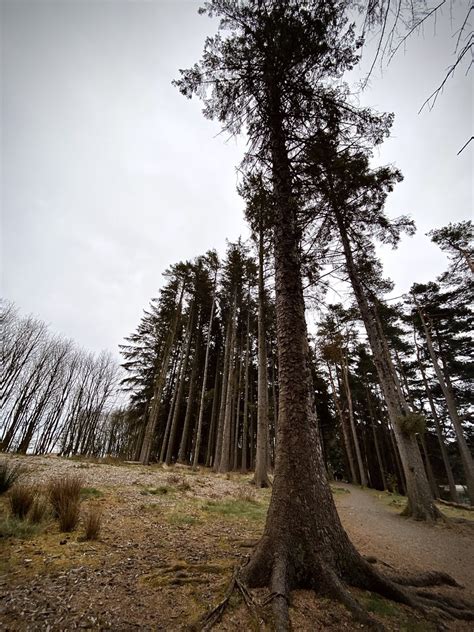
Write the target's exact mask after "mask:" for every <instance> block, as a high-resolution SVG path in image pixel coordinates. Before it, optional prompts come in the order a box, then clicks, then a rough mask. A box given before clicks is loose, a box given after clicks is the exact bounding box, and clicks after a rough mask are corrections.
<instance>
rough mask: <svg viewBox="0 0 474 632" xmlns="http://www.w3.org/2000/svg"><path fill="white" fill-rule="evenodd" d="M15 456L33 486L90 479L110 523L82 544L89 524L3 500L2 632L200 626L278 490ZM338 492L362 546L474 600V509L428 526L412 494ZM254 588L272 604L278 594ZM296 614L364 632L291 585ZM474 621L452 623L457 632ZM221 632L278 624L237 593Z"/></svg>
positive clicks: (370, 599)
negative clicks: (22, 522) (31, 522)
mask: <svg viewBox="0 0 474 632" xmlns="http://www.w3.org/2000/svg"><path fill="white" fill-rule="evenodd" d="M8 458H11V459H12V460H14V461H20V462H21V463H22V464H23V466H24V468H25V474H24V481H25V482H26V481H29V482H31V483H33V484H35V485H42V484H45V483H47V482H48V480H49V479H51V478H53V477H57V476H62V475H64V474H66V473H75V474H78V475H79V476H80V477H81V478H82V481H83V485H84V487H85V489H84V490H83V501H82V506H83V509H88V508H89V509H90V508H91V507H93V506H97V507H100V509H101V511H102V530H101V533H100V536H99V539H98V540H97V541H83V540H82V537H81V536H82V527H81V524H80V525H79V527H78V529H77V530H76V531H74V532H73V533H70V534H61V533H59V531H58V527H57V524H56V523H55V522H53V521H52V520H49V521H46V522H45V523H44V524H43V525H42V526H40V527H37V528H35V527H30V528H29V527H26V526H23V527H21V526H19V525H18V524H15V523H13V522H12V520H11V519H10V518H8V517H7V513H8V512H7V500H6V498H5V497H4V496H3V497H0V630H11V631H26V630H28V631H30V630H45V631H48V632H53V631H59V630H75V629H92V630H106V629H110V630H117V631H122V630H123V631H126V630H154V631H155V630H166V631H174V630H177V631H178V630H199V629H200V625H199V620H200V617H202V615H203V614H204V613H205V612H206V611H207V610H209V609H210V608H211V607H212V606H214V605H216V604H217V603H218V602H219V600H220V599H222V597H223V595H224V593H225V590H226V587H227V585H228V583H229V581H230V579H231V577H232V572H233V569H234V568H235V567H236V566H238V565H241V564H243V563H244V562H245V560H246V559H247V556H248V555H249V552H250V550H251V547H252V546H253V545H254V543H255V542H256V541H257V540H258V538H259V536H260V535H261V533H262V530H263V526H264V522H265V514H266V509H267V506H268V502H269V498H270V493H271V492H270V490H255V489H254V488H253V487H252V486H251V485H250V484H249V483H250V479H251V476H250V475H247V476H245V475H240V474H234V473H232V474H230V475H216V474H213V473H211V472H210V471H209V470H206V469H203V468H201V469H200V470H199V471H197V472H193V471H192V470H191V469H190V468H187V467H181V466H172V467H170V468H167V467H163V466H150V467H143V466H141V465H134V464H124V463H120V462H116V463H115V462H103V461H102V462H92V461H79V460H75V459H63V458H59V457H56V456H49V457H22V458H19V457H8ZM333 493H334V498H335V500H336V504H337V508H338V511H339V515H340V516H341V520H342V522H343V525H344V527H345V528H346V530H347V531H348V533H349V536H350V537H351V539H352V541H353V542H354V543H355V545H356V546H357V548H358V549H359V551H360V552H361V553H363V554H364V555H370V556H375V557H377V558H378V559H379V560H381V561H382V562H384V563H386V564H389V565H390V566H392V567H394V568H395V569H396V570H397V571H401V572H416V571H423V570H438V571H445V572H448V573H450V574H451V575H453V576H454V578H455V579H456V580H457V581H458V582H459V583H460V584H462V585H463V586H464V587H465V588H464V589H463V590H462V591H461V592H462V595H463V597H465V598H466V599H471V600H472V599H474V546H473V535H474V521H473V520H472V519H473V518H474V516H473V512H463V511H462V510H456V509H451V508H447V507H442V511H443V512H444V513H445V514H449V515H450V517H453V518H464V521H463V522H461V523H459V522H454V523H451V524H449V525H448V524H441V525H436V526H430V525H425V524H421V523H417V522H413V521H411V520H408V519H406V518H402V517H401V516H400V515H399V512H400V509H401V506H402V504H403V499H402V498H401V497H400V496H394V495H390V494H387V493H382V492H374V491H372V490H363V489H360V488H357V487H354V486H350V485H345V484H342V483H336V484H334V485H333ZM380 568H381V569H382V570H383V568H384V566H383V565H382V566H380ZM444 590H446V591H453V590H457V591H458V592H459V590H460V589H448V588H446V589H444ZM353 593H354V595H355V596H356V597H357V599H359V600H360V602H361V603H362V604H364V605H365V606H366V608H367V609H368V610H369V611H370V612H371V613H372V614H373V616H374V617H375V618H377V619H378V620H379V621H381V622H383V624H384V626H385V627H386V629H387V630H390V631H392V630H393V631H395V630H405V631H407V632H410V631H411V632H422V631H426V632H428V631H431V630H435V629H436V628H435V626H434V624H432V623H429V622H427V621H425V620H424V619H422V618H421V617H420V616H419V614H417V613H414V612H413V611H411V610H410V609H408V608H405V607H403V606H399V605H397V604H394V603H393V602H390V601H387V600H385V599H382V598H380V597H378V596H376V595H373V594H371V593H368V592H364V591H357V590H354V591H353ZM253 594H254V597H255V598H256V599H257V600H263V599H264V597H265V595H266V592H265V591H263V590H262V591H253ZM264 612H265V610H264ZM290 613H291V621H292V626H293V629H294V630H298V631H299V630H301V631H308V632H313V631H314V632H317V631H323V630H328V631H330V632H339V631H340V630H348V631H350V630H360V629H361V628H363V627H364V626H362V625H361V624H357V623H355V622H354V621H353V619H351V617H350V615H349V614H348V612H347V611H346V610H345V609H344V607H343V606H341V605H339V604H337V603H335V602H333V601H330V600H328V599H324V598H321V597H319V596H316V595H315V594H314V593H312V592H310V591H304V590H299V591H295V592H294V593H292V602H291V608H290ZM268 621H270V616H269V613H268ZM471 625H472V622H471V624H467V623H459V622H451V623H449V624H447V629H449V630H470V629H472V628H471ZM215 629H216V630H222V631H226V632H230V631H239V632H245V631H247V630H258V629H265V630H270V629H271V628H270V626H269V624H268V623H267V624H263V625H262V626H261V627H260V628H259V625H258V623H257V621H256V620H255V619H254V618H253V616H252V615H251V613H250V612H249V611H248V610H247V608H246V606H245V604H244V603H243V602H242V600H241V599H240V597H239V595H237V594H235V595H233V596H232V598H231V600H230V602H229V607H228V608H227V610H226V612H225V614H224V616H223V618H222V620H221V621H220V622H219V623H218V624H217V625H216V627H215Z"/></svg>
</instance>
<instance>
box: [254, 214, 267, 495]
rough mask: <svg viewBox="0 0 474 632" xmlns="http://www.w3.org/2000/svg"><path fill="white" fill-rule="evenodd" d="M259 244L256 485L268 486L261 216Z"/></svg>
mask: <svg viewBox="0 0 474 632" xmlns="http://www.w3.org/2000/svg"><path fill="white" fill-rule="evenodd" d="M259 228H260V230H259V244H258V396H257V398H258V399H257V452H256V456H255V475H254V477H253V481H252V482H253V483H254V485H255V486H256V487H268V486H269V484H270V482H269V480H268V375H267V345H266V340H265V311H264V309H265V308H264V305H265V303H264V302H265V287H264V283H263V264H264V253H263V225H262V218H260V227H259Z"/></svg>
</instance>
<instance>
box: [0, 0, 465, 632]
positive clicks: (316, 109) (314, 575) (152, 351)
mask: <svg viewBox="0 0 474 632" xmlns="http://www.w3.org/2000/svg"><path fill="white" fill-rule="evenodd" d="M111 4H112V5H113V4H114V2H111ZM116 4H118V3H116ZM444 4H446V5H447V4H449V3H444V2H441V3H430V2H424V1H422V0H419V1H418V0H416V1H414V2H408V1H405V0H396V1H394V0H374V1H372V0H370V1H366V0H361V1H355V0H324V1H322V0H304V1H303V0H284V1H283V0H242V1H240V0H239V1H237V0H207V1H203V2H202V7H201V8H200V9H199V12H200V13H201V14H203V17H201V18H200V19H201V20H205V19H206V17H207V21H208V28H209V31H208V33H209V35H208V37H207V38H206V39H205V40H203V41H202V48H201V50H202V52H201V56H200V58H196V59H194V60H191V64H190V65H189V66H188V67H187V68H185V69H179V67H178V66H177V67H176V70H175V78H174V80H173V89H174V91H175V92H176V93H177V94H179V93H180V95H182V96H181V99H182V100H183V103H184V104H185V105H187V106H188V107H189V108H194V109H193V112H192V113H193V114H194V116H195V118H196V120H197V119H198V118H199V117H200V116H201V117H202V116H203V117H204V118H205V119H207V120H208V121H214V124H217V125H218V127H217V129H218V131H219V132H220V133H219V134H218V135H217V136H216V137H215V138H214V139H213V141H212V142H213V143H215V144H216V145H218V144H220V143H223V142H224V141H225V140H229V139H233V140H235V139H237V141H238V142H239V145H238V147H239V148H240V147H243V150H242V155H241V162H240V163H239V164H236V165H235V168H236V170H237V171H236V183H237V184H236V186H237V192H238V195H239V198H240V204H241V209H242V211H243V214H244V216H245V221H246V225H247V227H248V232H247V234H246V235H244V236H242V237H239V238H237V239H229V240H227V241H226V243H225V245H223V244H219V243H216V244H215V247H213V248H211V249H209V250H207V251H203V252H201V253H200V254H198V255H197V256H196V255H195V252H191V253H190V254H189V256H187V255H185V256H184V257H182V260H178V259H179V258H181V256H178V257H176V260H174V261H173V262H172V263H171V265H168V267H166V269H163V270H155V276H156V279H157V281H156V291H155V294H154V296H150V297H149V300H148V302H147V303H146V304H143V305H138V306H135V307H136V308H139V309H142V315H141V317H140V319H139V320H138V321H137V322H136V324H135V326H134V328H133V329H131V330H130V331H124V332H123V338H122V341H121V343H120V345H119V349H118V351H117V350H116V349H110V350H109V351H102V352H94V351H89V350H87V349H86V348H83V347H82V346H81V344H80V343H79V342H74V341H72V340H71V339H70V338H69V337H66V336H65V335H63V334H61V333H58V331H57V330H56V328H55V327H54V326H52V325H49V324H47V322H45V320H44V319H42V318H41V317H40V316H36V315H28V314H27V313H26V311H25V310H24V309H23V306H22V305H21V304H19V303H18V302H17V301H11V300H9V299H8V297H7V298H6V299H5V300H3V301H2V307H1V324H2V362H1V385H2V387H1V394H0V398H1V413H0V451H1V452H2V454H0V629H4V630H51V631H52V630H58V631H59V630H73V629H78V628H87V629H93V630H105V629H110V630H132V629H143V630H196V631H198V630H211V629H215V630H227V631H230V630H237V629H239V630H276V631H278V632H284V631H287V630H290V629H291V630H295V631H297V630H303V631H308V632H309V631H312V630H330V631H332V632H335V631H338V630H343V629H348V630H356V629H361V628H362V629H369V630H372V629H376V630H389V631H390V630H413V631H414V630H420V631H421V630H423V631H424V630H426V631H427V632H428V631H431V630H433V631H434V630H466V631H467V630H472V627H471V626H472V625H473V621H474V576H473V568H474V557H473V550H474V547H473V535H474V530H473V527H474V522H473V520H474V513H473V511H474V461H473V448H474V425H473V421H472V412H473V392H474V383H473V368H474V354H473V344H472V343H473V336H472V331H473V320H474V312H473V305H474V226H473V223H472V221H471V220H470V219H468V217H469V215H470V213H472V189H471V208H466V209H465V210H464V217H466V219H461V220H459V219H458V217H459V216H455V218H454V219H453V216H452V215H451V214H450V210H449V209H446V212H445V221H444V222H443V223H434V222H433V223H432V224H430V226H431V228H430V230H429V231H428V232H427V240H428V241H429V243H430V244H431V247H432V248H433V249H436V253H437V254H436V256H438V257H439V258H440V259H441V260H442V261H443V265H444V272H442V273H441V274H437V273H434V274H432V275H431V277H429V278H428V279H427V277H426V275H423V274H421V273H420V272H419V271H418V270H417V269H412V270H410V275H411V276H410V278H411V287H410V288H409V289H408V291H401V290H400V291H399V288H398V287H397V285H396V284H395V283H394V282H393V281H392V280H391V279H390V278H388V276H387V274H386V272H385V271H384V257H385V254H384V253H386V252H388V251H389V250H390V249H392V250H394V251H395V252H394V254H393V256H394V257H395V259H396V257H400V259H399V261H400V265H401V264H402V258H403V253H402V246H403V244H406V243H408V242H409V240H410V238H412V236H413V235H414V234H415V231H416V230H417V227H416V225H415V221H414V219H413V218H412V216H411V214H410V209H408V210H407V211H405V209H403V208H402V209H400V212H398V213H397V214H394V213H393V212H392V209H393V208H394V206H389V203H390V200H391V198H392V196H394V195H396V192H397V190H398V187H401V186H402V181H403V180H404V174H403V159H401V158H400V157H397V160H396V161H395V160H394V162H389V163H387V164H384V163H383V162H382V161H381V160H380V152H381V151H382V150H383V148H384V144H386V143H388V141H389V139H390V137H391V134H392V133H393V126H394V120H395V119H396V117H397V111H396V110H395V111H394V113H391V112H381V111H378V109H377V107H370V106H368V105H365V103H366V100H367V99H366V98H361V97H360V95H361V94H362V93H363V91H364V90H365V88H366V86H367V85H369V84H370V82H371V75H372V73H375V72H376V69H378V68H379V67H380V68H387V63H389V61H390V60H391V59H392V57H394V56H396V55H402V54H403V51H402V50H399V49H403V47H404V46H406V44H407V42H410V41H412V40H419V39H420V38H421V37H422V33H423V28H424V27H425V25H426V24H428V23H429V21H430V20H433V19H435V18H436V16H437V15H438V16H439V15H441V11H442V10H443V7H442V5H444ZM459 4H460V5H461V6H459ZM182 5H183V6H182V7H181V9H182V10H184V9H186V10H188V11H194V10H195V7H194V5H192V4H190V5H189V7H188V6H187V4H186V3H182ZM453 6H454V8H453ZM445 8H446V7H445ZM446 10H447V9H446ZM451 10H452V11H457V15H460V16H461V21H460V23H459V24H454V23H453V24H452V25H451V27H450V28H451V31H450V33H451V37H452V42H453V48H454V46H456V49H455V56H454V62H453V65H452V66H450V67H449V68H448V69H447V70H446V71H445V69H444V68H441V69H440V73H441V76H442V77H444V78H443V79H442V83H440V85H439V87H438V88H437V89H436V90H435V92H434V93H433V94H432V95H429V94H427V95H426V97H427V104H428V105H427V107H428V106H429V107H430V108H431V107H433V108H435V107H437V106H436V101H437V100H442V99H443V98H444V96H443V93H444V92H446V93H448V92H449V89H450V81H452V77H453V76H454V74H455V72H457V73H459V70H460V69H462V68H464V69H466V68H467V72H466V76H465V77H464V78H463V81H465V82H468V81H469V80H470V76H469V74H468V73H469V70H470V66H469V65H468V64H466V60H467V61H468V62H469V60H468V58H470V57H471V56H472V48H473V30H472V24H473V23H474V13H473V5H472V3H470V2H460V3H456V2H453V3H451ZM439 19H441V18H439ZM367 42H369V43H370V46H369V47H367ZM418 43H419V44H420V45H422V42H421V43H420V42H418ZM407 56H408V53H407ZM367 59H368V62H367ZM361 60H362V61H363V62H364V63H366V65H367V68H368V71H367V72H366V74H365V75H364V81H362V82H360V83H359V84H358V85H353V84H351V83H350V80H349V79H347V77H348V75H349V74H350V73H351V71H353V69H354V68H356V67H358V65H359V63H361ZM414 63H415V62H414ZM443 72H444V73H445V74H444V75H442V73H443ZM384 80H385V79H382V81H384ZM369 96H370V95H369ZM183 97H185V98H187V99H188V100H190V101H191V103H186V101H185V99H184V98H183ZM196 105H197V106H198V108H196V107H194V106H196ZM374 106H376V104H374ZM199 109H200V110H201V112H199ZM221 134H222V136H221ZM469 135H470V131H469V130H465V139H464V141H463V142H465V141H467V142H465V144H464V146H461V145H462V143H461V145H460V146H459V155H458V157H457V158H456V159H457V160H459V161H462V160H465V159H467V158H466V155H467V154H468V152H469V151H472V144H471V142H470V141H472V138H471V139H470V140H469ZM183 152H185V148H183ZM385 155H386V154H384V156H385ZM185 160H186V158H185V153H184V154H183V164H184V163H185ZM439 160H441V158H439ZM471 164H472V163H471ZM184 168H186V167H184ZM117 186H118V187H120V183H119V182H118V183H117ZM446 186H447V187H449V186H451V184H450V183H447V184H446ZM208 191H209V196H212V195H213V183H212V182H209V183H208ZM427 199H429V196H428V197H427ZM423 212H424V213H425V214H426V217H427V218H429V217H430V208H429V203H427V206H426V208H425V210H424V211H423ZM157 213H158V214H157V217H156V218H155V220H153V221H155V222H156V223H155V224H154V225H153V226H152V225H150V226H148V227H146V230H147V231H149V232H150V234H151V233H152V232H153V231H155V230H159V228H157V227H159V224H160V216H159V212H158V211H157ZM222 213H223V214H225V213H226V211H225V209H223V210H222ZM193 214H194V215H195V216H196V217H197V221H199V206H196V208H194V209H193ZM171 221H173V220H172V219H171ZM428 223H430V222H428ZM399 246H400V249H399ZM132 247H133V246H132ZM125 256H126V253H124V257H125ZM419 257H420V262H421V261H422V259H423V253H422V252H420V254H419ZM420 265H421V263H420ZM138 272H139V271H137V273H138ZM122 300H123V301H124V302H125V303H126V302H127V301H128V300H129V299H128V298H127V296H122ZM82 308H83V309H85V310H87V306H86V305H83V306H82ZM112 319H113V315H110V320H111V321H112Z"/></svg>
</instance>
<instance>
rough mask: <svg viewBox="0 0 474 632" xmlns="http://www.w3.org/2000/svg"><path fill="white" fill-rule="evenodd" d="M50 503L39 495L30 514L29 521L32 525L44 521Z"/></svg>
mask: <svg viewBox="0 0 474 632" xmlns="http://www.w3.org/2000/svg"><path fill="white" fill-rule="evenodd" d="M48 510H49V507H48V501H47V500H46V498H45V497H44V496H43V495H42V494H37V495H36V497H35V499H34V501H33V504H32V505H31V509H30V513H29V514H28V520H29V521H30V522H31V523H32V524H39V523H40V522H42V521H43V520H44V517H45V516H46V514H47V513H48Z"/></svg>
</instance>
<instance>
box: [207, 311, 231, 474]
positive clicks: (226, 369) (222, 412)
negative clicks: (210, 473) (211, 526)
mask: <svg viewBox="0 0 474 632" xmlns="http://www.w3.org/2000/svg"><path fill="white" fill-rule="evenodd" d="M231 329H232V317H231V316H230V317H229V320H228V323H227V332H226V336H225V345H224V365H223V368H222V386H221V402H220V407H219V417H218V423H217V436H216V445H215V450H214V459H213V464H212V469H213V470H214V472H217V471H218V469H219V462H220V460H221V452H222V439H223V436H224V435H223V432H224V417H225V404H226V395H227V382H228V375H229V370H230V367H229V358H230V355H231V354H230V337H231ZM231 359H232V358H230V360H231Z"/></svg>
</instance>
